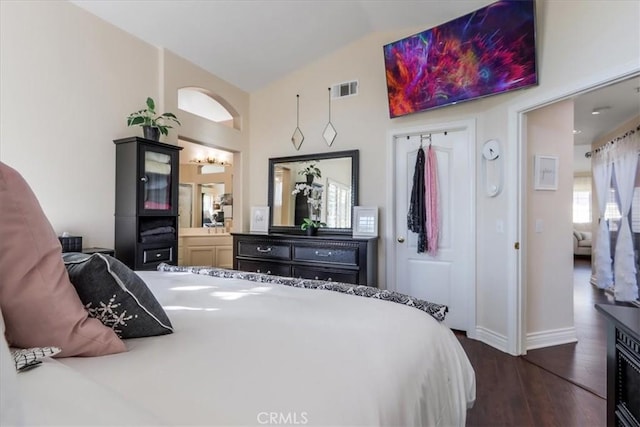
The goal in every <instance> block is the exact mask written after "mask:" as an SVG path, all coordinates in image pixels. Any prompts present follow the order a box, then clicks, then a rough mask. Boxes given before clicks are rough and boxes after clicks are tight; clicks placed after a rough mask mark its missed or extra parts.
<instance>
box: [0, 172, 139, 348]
mask: <svg viewBox="0 0 640 427" xmlns="http://www.w3.org/2000/svg"><path fill="white" fill-rule="evenodd" d="M0 218H2V220H1V221H0V307H1V308H2V313H3V314H4V321H5V325H6V332H5V336H6V339H7V342H8V343H9V345H10V346H13V347H18V348H30V347H46V346H55V347H59V348H61V349H62V352H61V353H59V356H65V357H66V356H100V355H104V354H110V353H120V352H123V351H126V347H125V345H124V343H123V342H122V341H121V340H120V339H119V338H118V337H117V336H116V334H115V333H114V332H113V331H112V330H111V329H109V328H107V327H105V326H104V325H103V324H102V323H100V322H99V321H98V320H96V319H91V318H89V316H88V314H87V311H86V310H85V308H84V306H83V304H82V302H81V301H80V298H78V294H77V292H76V290H75V288H74V287H73V285H72V284H71V282H69V276H68V274H67V270H66V269H65V267H64V264H63V263H62V248H61V246H60V241H59V240H58V237H57V236H56V233H55V231H54V230H53V227H51V224H50V223H49V221H48V220H47V218H46V216H45V214H44V212H43V211H42V208H41V207H40V204H39V203H38V200H37V198H36V196H35V194H33V191H31V188H30V187H29V184H27V182H26V181H25V180H24V179H23V178H22V176H20V174H19V173H18V172H16V171H15V170H14V169H12V168H10V167H9V166H7V165H6V164H4V163H2V162H0Z"/></svg>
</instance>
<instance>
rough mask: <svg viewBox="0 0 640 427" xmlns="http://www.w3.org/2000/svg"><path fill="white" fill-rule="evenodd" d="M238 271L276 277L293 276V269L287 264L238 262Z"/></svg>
mask: <svg viewBox="0 0 640 427" xmlns="http://www.w3.org/2000/svg"><path fill="white" fill-rule="evenodd" d="M238 270H241V271H249V272H251V273H264V274H272V275H274V276H285V277H289V276H291V267H290V266H289V265H286V264H274V263H270V262H260V261H247V260H244V259H239V260H238Z"/></svg>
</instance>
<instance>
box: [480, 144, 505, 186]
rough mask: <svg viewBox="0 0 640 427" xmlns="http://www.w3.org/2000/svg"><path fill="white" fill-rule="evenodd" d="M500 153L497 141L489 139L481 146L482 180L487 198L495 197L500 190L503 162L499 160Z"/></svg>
mask: <svg viewBox="0 0 640 427" xmlns="http://www.w3.org/2000/svg"><path fill="white" fill-rule="evenodd" d="M500 151H501V150H500V143H499V142H498V140H497V139H490V140H488V141H487V142H485V143H484V144H483V145H482V179H483V181H484V189H485V193H486V195H487V196H488V197H496V196H497V195H498V194H500V191H501V190H502V179H503V164H502V162H503V160H502V159H500V154H501V153H500ZM498 159H499V160H498Z"/></svg>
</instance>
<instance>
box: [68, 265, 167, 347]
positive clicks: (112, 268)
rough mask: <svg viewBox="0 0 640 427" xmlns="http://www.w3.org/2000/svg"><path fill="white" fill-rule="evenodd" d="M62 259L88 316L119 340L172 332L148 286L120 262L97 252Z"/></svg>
mask: <svg viewBox="0 0 640 427" xmlns="http://www.w3.org/2000/svg"><path fill="white" fill-rule="evenodd" d="M62 256H63V259H64V263H65V265H66V267H67V271H68V272H69V277H70V279H71V283H73V285H74V286H75V287H76V290H77V291H78V295H79V296H80V299H81V300H82V302H83V303H84V305H85V307H86V309H87V310H88V311H89V316H91V317H95V318H96V319H98V320H100V321H101V322H102V323H104V324H105V325H106V326H109V327H110V328H111V329H113V330H114V332H115V333H116V334H117V335H118V336H119V337H120V338H139V337H149V336H153V335H164V334H170V333H171V332H173V327H172V326H171V322H170V321H169V318H168V317H167V314H166V313H165V312H164V310H163V309H162V306H161V305H160V303H158V301H157V300H156V298H155V297H154V296H153V294H152V293H151V291H150V290H149V288H148V287H147V285H146V284H145V283H144V281H143V280H142V279H141V278H140V277H139V276H138V275H137V274H136V273H134V272H133V271H132V270H131V269H130V268H129V267H127V266H126V265H124V264H123V263H122V262H120V261H118V260H117V259H115V258H113V257H110V256H108V255H103V254H100V253H96V254H93V255H87V254H81V253H64V254H63V255H62Z"/></svg>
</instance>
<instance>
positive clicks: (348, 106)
mask: <svg viewBox="0 0 640 427" xmlns="http://www.w3.org/2000/svg"><path fill="white" fill-rule="evenodd" d="M536 4H537V11H538V17H539V19H538V29H537V34H538V46H539V51H538V63H539V71H540V86H539V87H537V88H532V89H527V90H523V91H519V92H516V93H511V94H505V95H499V96H495V97H491V98H487V99H484V100H479V101H474V102H470V103H464V104H460V105H457V106H453V107H447V108H443V109H440V110H435V111H431V112H425V113H418V114H414V115H411V116H407V117H403V118H398V119H394V120H390V119H389V115H388V111H387V104H386V89H385V82H384V65H383V58H382V45H384V44H386V43H388V42H391V41H394V40H397V39H399V38H401V37H404V36H407V35H409V34H412V33H415V32H416V31H419V30H422V29H424V28H411V29H407V30H404V31H396V32H392V33H378V34H372V35H369V36H367V37H365V38H363V39H361V40H359V41H357V42H355V43H353V44H351V45H349V46H345V47H344V48H343V49H341V50H339V51H337V52H335V53H333V54H331V55H329V56H326V57H323V58H319V59H318V60H317V61H316V62H315V63H313V64H311V65H309V66H307V67H304V68H302V69H300V70H297V71H295V72H294V73H292V74H291V75H289V76H287V77H286V78H284V79H283V80H281V81H278V82H275V83H273V84H272V85H270V86H268V87H266V88H264V89H262V90H260V91H258V92H255V93H252V94H251V95H249V94H246V93H244V92H242V91H240V90H238V89H236V88H234V87H233V86H231V85H229V84H228V83H226V82H224V81H222V80H220V79H217V78H216V77H215V76H211V75H209V74H208V73H206V72H204V71H203V70H201V69H199V68H197V67H195V66H194V65H193V64H190V63H188V62H187V61H184V60H183V59H181V58H179V57H177V56H175V55H173V54H171V53H170V52H167V51H165V50H160V51H158V50H157V49H156V48H155V47H153V46H150V45H148V44H145V43H142V42H140V41H139V40H138V39H136V38H134V37H132V36H130V35H128V34H126V33H124V32H122V31H120V30H117V29H115V27H112V26H111V25H108V24H105V23H104V22H102V21H101V20H99V19H97V18H95V17H94V16H92V15H90V14H88V13H87V12H85V11H83V10H82V9H80V8H78V7H76V6H74V5H72V4H70V3H67V2H53V1H52V2H6V1H1V2H0V16H1V21H0V43H1V46H0V51H1V56H0V67H1V68H0V96H1V104H0V113H1V122H2V126H1V127H0V160H2V161H3V162H6V163H8V164H10V165H12V166H14V167H16V168H17V169H19V170H20V171H21V172H23V173H24V175H25V176H26V178H27V180H28V181H29V182H30V184H31V185H32V186H33V188H34V191H35V192H36V194H37V196H38V197H39V199H40V201H41V203H42V205H43V207H44V209H45V212H46V213H47V215H48V216H49V218H50V219H51V221H52V223H53V225H54V228H55V229H56V231H58V232H62V231H65V230H66V231H70V232H75V233H77V234H82V235H84V236H86V238H87V243H89V244H90V245H104V246H111V245H112V244H113V204H114V158H115V156H114V152H115V150H114V146H113V143H112V140H113V139H116V138H120V137H124V136H128V135H132V134H135V132H136V131H134V130H132V129H128V128H126V126H125V117H126V116H127V115H128V114H129V113H130V112H132V111H134V110H137V109H139V108H141V107H142V106H143V105H142V104H143V103H144V100H145V98H146V97H147V96H153V97H154V98H155V99H156V100H157V101H158V102H159V105H160V107H161V109H162V111H172V112H175V113H179V115H180V119H181V121H182V122H183V123H184V124H183V126H182V127H181V128H179V129H178V132H175V131H172V133H171V134H170V138H169V139H167V141H169V142H174V143H175V141H177V136H178V135H183V134H184V136H185V137H186V138H187V139H189V138H190V139H194V140H198V141H200V142H204V143H207V144H211V145H214V146H219V147H221V148H224V149H227V150H230V151H238V152H242V153H241V154H237V155H236V157H237V158H234V161H233V163H234V166H235V167H236V168H237V176H234V204H235V206H234V215H235V214H236V213H237V212H242V213H243V214H244V218H245V219H244V222H243V221H234V222H235V223H236V224H237V227H240V226H244V229H247V228H248V222H247V221H248V220H247V218H248V215H247V211H248V210H249V206H251V205H264V204H266V197H267V196H266V191H267V183H266V177H267V159H268V158H269V157H274V156H286V155H293V154H303V153H314V152H324V151H333V150H335V151H338V150H346V149H356V148H357V149H360V161H361V170H360V182H361V187H360V204H362V205H377V206H379V207H380V221H381V227H380V230H381V233H382V234H381V239H380V274H381V275H380V277H381V280H382V281H384V278H385V275H384V273H385V268H384V265H385V254H386V252H387V248H386V244H387V241H388V240H389V239H391V238H392V237H393V236H388V235H386V233H385V227H384V225H385V221H386V220H387V218H388V210H389V209H393V207H392V206H385V203H386V200H387V194H386V185H387V184H386V183H387V180H388V179H390V178H389V177H388V176H387V175H386V172H385V171H386V166H387V163H386V162H387V153H388V148H389V144H390V142H389V141H388V139H387V138H388V135H389V132H391V131H392V130H396V129H401V128H405V127H414V126H418V125H429V124H435V123H445V122H451V121H457V120H468V119H476V123H477V129H476V135H477V141H476V152H477V153H480V152H481V151H480V147H481V144H482V143H483V142H484V141H486V140H488V139H491V138H497V139H499V140H500V141H501V142H502V145H503V147H504V149H505V159H508V158H509V156H510V153H511V152H512V150H513V147H514V145H513V144H514V143H515V141H512V140H509V138H508V135H509V125H510V122H509V120H510V116H509V109H510V108H511V107H512V106H513V105H514V104H522V103H523V102H526V101H527V100H529V99H532V98H535V99H538V98H544V97H548V96H549V95H550V94H554V93H557V92H558V91H559V92H561V93H562V91H563V90H564V88H565V87H567V86H568V85H569V86H570V85H574V84H576V82H580V81H583V80H585V79H589V78H590V76H592V75H603V74H604V75H608V74H611V73H610V70H613V69H628V68H629V66H628V64H630V63H631V64H634V65H632V66H635V67H637V66H638V65H637V64H638V62H639V52H640V37H638V36H639V35H640V33H639V31H640V30H638V26H637V18H638V15H639V14H640V2H637V1H615V2H610V1H598V0H594V1H589V2H570V1H538V2H537V3H536ZM612 23H615V25H612ZM634 31H635V32H634ZM621 41H624V42H621ZM351 79H358V80H359V81H360V90H361V92H360V94H359V95H358V96H356V97H352V98H346V99H342V100H339V101H335V102H334V103H333V104H332V121H333V123H334V125H335V127H336V129H337V131H338V137H337V138H336V141H335V143H334V145H333V147H332V148H328V147H327V146H326V144H325V142H324V140H322V137H321V135H322V129H323V128H324V125H325V124H326V121H327V115H328V112H327V87H328V86H330V85H331V84H334V83H337V82H342V81H346V80H351ZM183 86H201V87H204V88H208V89H210V90H212V91H215V92H218V93H219V94H220V95H221V96H223V97H224V98H225V99H227V100H228V101H229V102H230V103H231V104H233V106H234V108H235V109H236V110H237V111H238V112H239V114H240V115H241V116H242V117H243V122H242V123H241V126H240V129H241V130H240V131H234V130H233V129H230V128H228V127H224V126H212V125H209V124H205V122H200V121H198V120H197V119H196V118H195V117H191V116H189V115H188V113H181V112H178V111H177V95H176V90H177V88H179V87H183ZM297 93H299V94H300V95H301V102H300V127H301V129H302V130H303V132H304V134H305V137H306V138H305V142H304V144H303V146H302V148H301V150H300V151H299V152H297V151H295V150H294V149H293V147H292V145H291V142H290V138H291V134H292V133H293V130H294V129H295V111H296V110H295V99H296V98H295V95H296V94H297ZM249 117H251V122H250V123H249ZM137 132H139V130H138V131H137ZM138 134H139V133H138ZM249 154H250V156H249ZM560 161H561V164H563V162H564V159H563V158H561V160H560ZM477 162H478V164H477V168H476V170H477V171H478V173H480V171H481V170H482V169H481V167H480V157H479V155H478V156H477ZM247 165H248V166H249V167H246V166H247ZM505 166H506V167H507V169H508V168H509V166H510V165H508V164H507V165H505ZM238 168H239V169H238ZM240 171H241V172H240ZM249 171H251V174H249ZM477 183H478V184H477V185H478V191H477V194H478V197H477V208H476V212H477V217H476V226H477V239H476V241H477V272H476V276H477V301H476V304H477V323H478V325H479V327H480V328H483V329H485V330H487V331H489V332H490V333H491V334H493V336H495V337H497V338H498V341H499V340H500V339H502V338H504V337H506V335H507V331H508V329H509V319H508V302H507V293H508V290H509V289H511V287H513V286H514V283H512V282H510V280H509V273H508V266H507V265H506V262H505V260H507V259H508V254H509V253H510V252H509V251H511V250H512V245H513V242H511V241H509V240H508V238H507V235H508V234H507V233H498V232H496V220H498V219H507V218H508V217H509V215H510V213H509V212H508V209H509V203H508V202H509V201H508V197H507V195H508V194H509V192H512V191H513V186H514V185H515V183H514V182H506V183H505V189H504V191H503V193H502V194H500V195H499V196H498V197H495V198H487V197H485V196H483V193H482V188H481V179H480V176H478V179H477ZM236 190H238V191H240V194H242V196H238V191H236ZM237 203H241V204H242V205H241V207H239V206H238V204H237ZM512 227H515V225H514V224H509V223H507V229H510V228H512ZM523 244H526V242H523Z"/></svg>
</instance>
